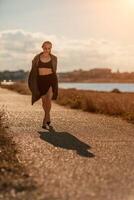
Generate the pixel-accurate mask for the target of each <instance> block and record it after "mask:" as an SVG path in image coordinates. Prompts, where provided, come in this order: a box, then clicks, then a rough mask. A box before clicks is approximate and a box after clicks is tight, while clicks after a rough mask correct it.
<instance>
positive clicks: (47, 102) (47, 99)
mask: <svg viewBox="0 0 134 200" xmlns="http://www.w3.org/2000/svg"><path fill="white" fill-rule="evenodd" d="M52 95H53V93H52V87H51V86H50V88H49V90H48V92H47V93H46V94H45V95H43V96H42V97H41V98H42V107H43V109H44V112H45V115H44V120H43V124H44V125H45V124H46V122H48V121H50V110H51V99H52Z"/></svg>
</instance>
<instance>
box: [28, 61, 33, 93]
mask: <svg viewBox="0 0 134 200" xmlns="http://www.w3.org/2000/svg"><path fill="white" fill-rule="evenodd" d="M33 71H34V59H33V60H32V66H31V69H30V72H29V76H28V87H29V89H30V90H31V92H32V80H33V77H32V76H33Z"/></svg>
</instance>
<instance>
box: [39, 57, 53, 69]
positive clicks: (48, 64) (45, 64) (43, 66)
mask: <svg viewBox="0 0 134 200" xmlns="http://www.w3.org/2000/svg"><path fill="white" fill-rule="evenodd" d="M38 68H52V59H51V60H50V61H48V62H46V63H44V62H42V61H41V60H40V59H39V63H38Z"/></svg>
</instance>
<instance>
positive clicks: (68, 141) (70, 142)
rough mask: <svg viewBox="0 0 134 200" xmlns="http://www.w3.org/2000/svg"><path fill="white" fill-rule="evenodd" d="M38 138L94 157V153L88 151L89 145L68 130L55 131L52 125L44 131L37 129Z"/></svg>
mask: <svg viewBox="0 0 134 200" xmlns="http://www.w3.org/2000/svg"><path fill="white" fill-rule="evenodd" d="M38 133H39V134H40V138H41V139H42V140H45V141H47V142H49V143H50V144H53V145H54V146H56V147H61V148H65V149H72V150H76V152H77V154H79V155H80V156H84V157H90V158H91V157H95V155H94V154H93V153H91V152H89V151H88V149H91V147H90V146H89V145H88V144H86V143H84V142H82V141H80V140H79V139H77V138H76V137H75V136H73V135H71V134H70V133H68V132H57V131H55V130H54V128H53V127H52V126H50V128H49V129H47V132H46V131H43V132H41V131H38Z"/></svg>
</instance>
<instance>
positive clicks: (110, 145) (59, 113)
mask: <svg viewBox="0 0 134 200" xmlns="http://www.w3.org/2000/svg"><path fill="white" fill-rule="evenodd" d="M1 106H2V107H4V109H5V112H6V115H7V123H8V126H9V128H8V129H7V130H8V131H9V132H10V134H11V136H13V140H14V141H15V143H16V144H17V147H18V150H19V154H18V159H19V161H20V162H21V163H22V164H23V165H25V166H26V168H27V170H28V172H29V174H30V176H32V177H33V179H34V180H35V181H36V182H37V184H38V190H37V191H36V199H38V200H39V199H40V200H104V199H106V200H134V154H133V153H134V125H133V124H131V123H128V122H127V121H125V120H122V119H120V118H115V117H110V116H105V115H103V114H92V113H88V112H83V111H81V110H74V109H69V108H67V107H66V108H65V107H63V106H60V105H58V104H56V103H55V102H54V101H53V102H52V109H51V121H52V125H53V129H52V128H51V130H50V131H48V130H43V129H42V128H41V125H42V120H43V115H44V111H43V109H42V104H41V99H40V100H39V101H38V102H36V103H35V104H34V105H31V97H30V96H29V95H21V94H18V93H16V92H13V91H9V90H7V89H1V88H0V107H1ZM31 199H32V200H34V197H32V196H31Z"/></svg>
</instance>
